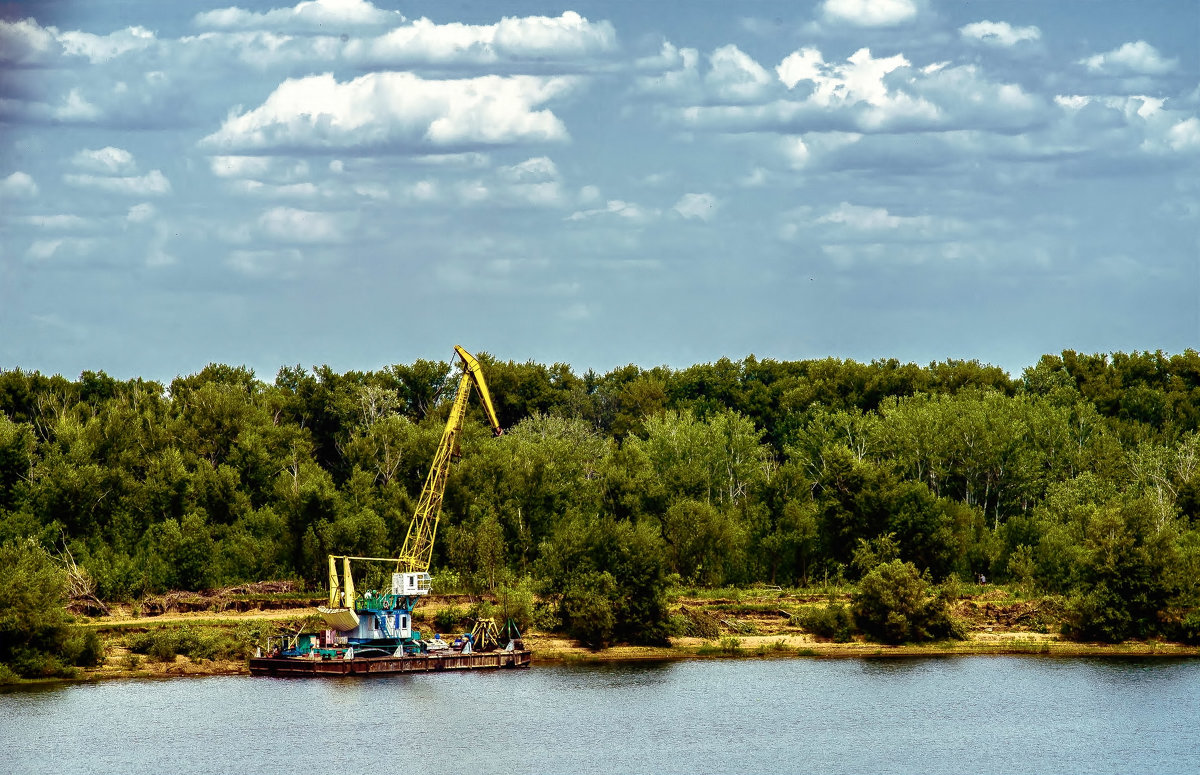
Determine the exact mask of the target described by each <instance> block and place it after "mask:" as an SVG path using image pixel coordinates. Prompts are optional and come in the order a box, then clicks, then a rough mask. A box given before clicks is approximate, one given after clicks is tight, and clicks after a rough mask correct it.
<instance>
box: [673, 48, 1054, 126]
mask: <svg viewBox="0 0 1200 775" xmlns="http://www.w3.org/2000/svg"><path fill="white" fill-rule="evenodd" d="M776 73H777V74H778V76H779V79H780V81H781V82H782V83H783V85H784V86H786V87H787V88H788V89H789V91H791V92H792V93H793V94H794V95H795V96H792V95H789V96H787V97H785V98H783V99H777V100H774V101H771V102H763V103H761V104H752V105H711V104H703V103H701V104H694V105H691V106H687V107H684V108H682V109H681V110H679V111H678V112H677V113H676V114H675V115H676V116H677V117H678V119H679V120H681V121H682V123H684V124H685V125H687V126H689V127H692V128H696V129H704V130H710V131H718V132H761V131H769V132H779V133H784V134H793V133H794V134H803V135H805V136H806V137H807V135H808V134H810V133H823V134H827V133H831V132H838V133H843V134H854V133H873V134H878V133H900V132H905V133H907V132H915V131H949V130H957V129H982V130H990V131H999V132H1004V133H1012V132H1014V131H1022V130H1026V129H1029V128H1033V127H1037V126H1039V125H1041V124H1043V123H1044V122H1045V121H1046V120H1047V118H1048V115H1049V113H1050V110H1049V106H1048V105H1047V104H1046V102H1045V101H1044V100H1042V99H1041V98H1039V97H1037V96H1036V95H1033V94H1030V93H1028V92H1026V91H1024V90H1023V89H1022V88H1021V87H1020V86H1019V85H1017V84H1006V83H998V82H995V81H991V80H989V79H988V78H986V77H985V76H984V74H983V72H982V71H981V70H980V68H979V67H977V66H975V65H963V66H958V67H949V66H947V65H946V63H942V62H938V63H935V64H934V65H931V66H926V67H922V68H915V67H913V66H912V64H911V63H910V62H909V61H908V59H907V58H906V57H904V56H903V55H900V54H897V55H894V56H890V57H881V58H876V57H874V56H872V54H871V51H870V49H866V48H863V49H859V50H858V51H856V52H855V53H854V54H853V55H851V56H850V57H849V58H848V59H847V60H846V61H845V62H844V63H838V64H831V63H826V62H825V61H824V59H823V57H822V56H821V53H820V52H819V51H817V50H816V49H812V48H806V49H801V50H800V51H796V52H793V53H792V54H789V55H788V56H787V57H785V58H784V60H783V61H782V62H780V64H779V66H778V67H777V68H776ZM805 142H806V143H807V139H806V141H805Z"/></svg>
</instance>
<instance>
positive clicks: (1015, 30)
mask: <svg viewBox="0 0 1200 775" xmlns="http://www.w3.org/2000/svg"><path fill="white" fill-rule="evenodd" d="M229 1H230V0H222V1H221V2H201V1H200V0H177V1H174V2H161V1H160V0H103V1H100V0H88V1H85V0H39V2H4V0H0V369H13V368H21V369H25V370H38V371H41V372H42V373H44V374H54V373H61V374H63V375H64V376H67V377H69V378H75V377H77V376H78V375H79V374H80V373H81V372H82V371H85V370H92V371H100V370H103V371H106V372H107V373H109V374H110V375H112V376H115V377H119V378H123V379H124V378H131V377H145V378H149V379H157V380H163V381H169V380H170V379H172V378H173V377H175V376H176V375H186V374H191V373H195V372H197V371H199V370H200V369H202V368H203V367H204V366H205V365H206V364H208V363H210V362H215V363H225V364H231V365H245V366H248V367H249V368H251V369H253V370H254V371H255V373H256V374H257V375H258V376H259V377H260V378H262V379H264V380H267V381H270V380H272V379H273V378H274V376H275V374H276V372H277V371H278V370H279V368H280V367H281V366H285V365H297V364H298V365H301V366H303V367H305V368H308V367H312V366H315V365H321V364H327V365H329V366H330V367H331V368H333V369H334V370H335V371H339V372H342V371H347V370H351V369H356V370H377V369H381V368H384V367H386V366H387V365H389V364H393V363H410V362H412V361H413V360H415V359H417V358H430V359H438V360H447V361H448V360H451V359H452V356H453V346H454V344H461V345H463V346H464V347H465V348H467V349H468V350H470V351H472V352H481V351H482V352H487V353H490V354H492V355H493V356H495V357H498V358H500V359H503V360H515V361H518V362H525V361H529V360H532V361H536V362H539V363H545V364H551V363H556V362H561V363H568V364H570V365H571V366H572V367H573V368H574V369H575V371H576V372H577V373H583V372H584V371H586V370H588V369H594V370H595V371H597V372H600V373H603V372H606V371H608V370H610V369H612V368H615V367H618V366H622V365H624V364H628V363H635V364H638V365H640V366H643V367H647V368H648V367H652V366H656V365H660V364H662V365H667V366H670V367H672V368H685V367H687V366H690V365H692V364H695V363H706V362H712V361H715V360H717V359H719V358H721V357H726V356H727V357H730V358H733V359H735V360H736V359H740V358H743V357H746V356H748V355H751V354H753V355H755V356H756V357H758V358H760V359H763V358H774V359H777V360H801V359H809V358H826V357H836V358H851V359H855V360H858V361H863V362H867V361H871V360H873V359H876V358H896V359H899V360H900V361H902V362H915V363H917V364H919V365H926V364H928V363H930V362H933V361H943V360H947V359H977V360H979V361H982V362H984V363H989V364H994V365H998V366H1001V367H1002V368H1004V369H1005V370H1007V371H1008V372H1009V373H1010V374H1011V375H1012V376H1014V377H1016V376H1019V375H1020V373H1021V371H1022V370H1023V369H1024V368H1025V367H1028V366H1032V365H1033V364H1035V363H1036V362H1037V361H1038V359H1039V358H1040V357H1041V355H1043V354H1047V353H1052V354H1053V353H1058V352H1060V351H1062V350H1064V349H1073V350H1076V351H1080V352H1088V353H1092V352H1101V353H1104V352H1113V351H1123V352H1131V351H1134V350H1150V351H1153V350H1159V349H1161V350H1164V351H1166V352H1168V353H1178V352H1182V351H1183V350H1184V349H1186V348H1195V347H1197V346H1198V345H1200V43H1198V41H1200V2H1197V1H1196V0H1142V1H1141V2H1137V3H1130V2H1126V1H1125V0H1114V1H1109V0H1061V1H1059V2H1052V3H1048V2H1044V0H1002V1H1001V0H808V1H807V2H806V1H805V0H791V1H790V2H778V3H776V2H766V1H765V0H764V1H760V2H756V1H753V0H752V1H750V2H728V1H727V0H722V1H721V2H706V1H702V0H697V1H695V2H686V3H685V2H668V1H667V0H643V1H642V2H632V0H629V1H621V2H570V0H564V2H561V3H552V2H513V1H510V0H488V1H487V2H482V1H478V0H472V1H470V2H458V1H456V0H438V2H411V3H410V2H393V1H392V0H375V2H370V1H368V0H314V1H311V2H308V1H306V2H300V3H298V4H294V5H289V4H287V2H286V0H274V2H271V1H270V0H268V1H267V2H260V1H259V0H241V2H240V3H239V4H238V5H227V3H228V2H229Z"/></svg>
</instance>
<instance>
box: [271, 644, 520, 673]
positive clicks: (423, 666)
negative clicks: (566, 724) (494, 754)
mask: <svg viewBox="0 0 1200 775" xmlns="http://www.w3.org/2000/svg"><path fill="white" fill-rule="evenodd" d="M312 653H313V654H314V655H315V656H312V657H288V656H282V655H276V656H262V657H251V658H250V673H251V674H252V675H273V676H339V675H392V674H398V673H437V672H442V671H445V670H496V669H503V668H508V669H512V668H518V667H529V665H530V664H531V663H532V662H533V652H532V651H529V650H528V649H519V650H518V649H513V650H512V651H491V652H470V653H467V654H461V653H454V652H452V653H442V654H434V653H428V654H408V655H405V656H399V657H398V656H394V655H390V654H389V655H385V656H348V657H347V656H342V657H337V658H324V657H321V656H320V654H319V653H318V652H315V651H314V652H312Z"/></svg>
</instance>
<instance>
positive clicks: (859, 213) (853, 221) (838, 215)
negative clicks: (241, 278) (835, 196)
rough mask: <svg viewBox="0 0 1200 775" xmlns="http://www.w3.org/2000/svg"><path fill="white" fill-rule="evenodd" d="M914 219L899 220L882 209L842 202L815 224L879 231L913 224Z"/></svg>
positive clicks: (899, 218) (898, 217)
mask: <svg viewBox="0 0 1200 775" xmlns="http://www.w3.org/2000/svg"><path fill="white" fill-rule="evenodd" d="M916 220H917V219H915V218H901V217H900V216H897V215H891V214H889V213H888V211H887V210H885V209H883V208H882V207H863V206H861V205H852V204H850V203H849V202H842V203H841V204H840V205H838V206H837V208H836V209H834V210H831V211H830V212H828V213H826V214H825V215H822V216H821V217H820V218H818V219H817V220H816V222H817V223H837V224H844V225H846V226H849V227H850V228H851V229H855V230H856V231H881V230H886V229H896V228H899V227H900V226H902V225H904V224H905V223H906V222H914V221H916Z"/></svg>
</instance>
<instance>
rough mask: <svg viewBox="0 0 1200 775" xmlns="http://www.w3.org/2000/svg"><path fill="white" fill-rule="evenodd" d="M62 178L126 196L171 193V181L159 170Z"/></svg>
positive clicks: (70, 182)
mask: <svg viewBox="0 0 1200 775" xmlns="http://www.w3.org/2000/svg"><path fill="white" fill-rule="evenodd" d="M63 180H64V181H66V183H67V184H69V185H72V186H78V187H80V188H98V189H101V190H102V191H108V192H111V193H113V194H124V195H127V196H161V195H163V194H169V193H171V181H169V180H167V177H166V176H165V175H163V174H162V172H160V171H159V170H150V172H148V173H146V174H145V175H141V176H138V175H127V176H123V177H113V176H104V175H63Z"/></svg>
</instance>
